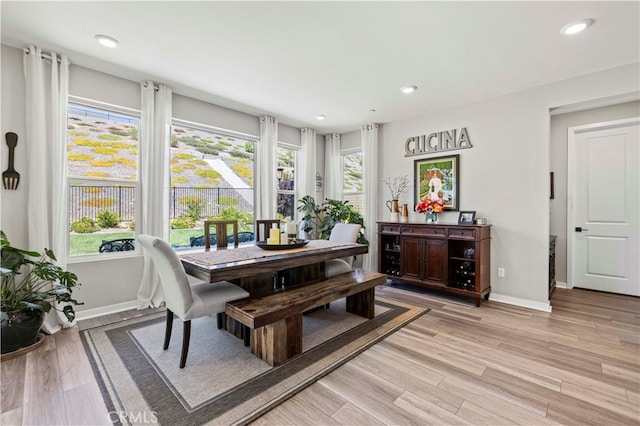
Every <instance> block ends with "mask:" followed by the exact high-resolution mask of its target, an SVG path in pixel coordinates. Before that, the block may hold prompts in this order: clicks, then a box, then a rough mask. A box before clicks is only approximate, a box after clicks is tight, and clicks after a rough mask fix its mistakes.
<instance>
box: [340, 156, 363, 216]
mask: <svg viewBox="0 0 640 426" xmlns="http://www.w3.org/2000/svg"><path fill="white" fill-rule="evenodd" d="M362 188H363V183H362V152H351V153H344V154H342V200H343V201H348V202H349V204H351V205H352V206H353V208H354V210H356V211H357V212H358V213H360V214H362V213H363V209H362V199H363V198H362Z"/></svg>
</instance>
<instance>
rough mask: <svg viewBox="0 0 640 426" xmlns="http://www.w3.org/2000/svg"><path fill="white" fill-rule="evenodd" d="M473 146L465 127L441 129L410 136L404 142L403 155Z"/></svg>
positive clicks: (409, 155) (408, 155)
mask: <svg viewBox="0 0 640 426" xmlns="http://www.w3.org/2000/svg"><path fill="white" fill-rule="evenodd" d="M465 148H473V145H471V139H469V133H467V128H466V127H462V128H461V129H460V131H459V132H458V131H456V129H453V130H451V131H447V130H443V131H441V132H434V133H431V134H429V135H421V136H412V137H410V138H409V139H407V141H406V142H405V143H404V156H405V157H411V156H413V155H421V154H431V153H435V152H443V151H453V150H456V149H465Z"/></svg>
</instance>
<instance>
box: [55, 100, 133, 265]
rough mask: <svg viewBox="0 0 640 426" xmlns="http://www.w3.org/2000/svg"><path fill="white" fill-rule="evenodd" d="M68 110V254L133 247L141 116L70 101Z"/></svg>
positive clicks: (100, 105)
mask: <svg viewBox="0 0 640 426" xmlns="http://www.w3.org/2000/svg"><path fill="white" fill-rule="evenodd" d="M67 112H68V116H67V176H68V180H69V213H68V214H69V223H70V227H71V231H70V235H69V254H70V256H77V255H87V254H98V253H108V252H114V251H121V250H122V251H124V250H128V249H131V248H133V245H131V244H130V243H128V241H130V239H133V238H134V237H135V232H134V226H135V219H136V211H137V210H138V209H137V202H138V201H137V200H138V198H139V197H136V192H137V188H138V128H139V123H140V112H139V111H134V110H130V109H128V108H120V107H116V106H111V105H105V104H101V103H98V102H92V101H87V100H81V99H78V98H74V97H70V101H69V105H68V110H67Z"/></svg>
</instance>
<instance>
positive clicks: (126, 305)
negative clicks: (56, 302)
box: [76, 300, 138, 321]
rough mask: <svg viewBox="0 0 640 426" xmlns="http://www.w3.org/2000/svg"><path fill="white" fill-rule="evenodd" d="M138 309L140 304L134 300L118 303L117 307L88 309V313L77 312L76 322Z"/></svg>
mask: <svg viewBox="0 0 640 426" xmlns="http://www.w3.org/2000/svg"><path fill="white" fill-rule="evenodd" d="M137 307H138V302H137V301H136V300H132V301H130V302H123V303H116V304H115V305H109V306H101V307H99V308H93V309H87V310H86V311H76V321H82V320H86V319H89V318H95V317H99V316H102V315H108V314H115V313H117V312H122V311H129V310H131V309H137Z"/></svg>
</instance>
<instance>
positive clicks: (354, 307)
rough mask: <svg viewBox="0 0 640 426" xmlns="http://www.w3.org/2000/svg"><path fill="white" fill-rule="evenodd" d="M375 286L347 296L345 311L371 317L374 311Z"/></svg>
mask: <svg viewBox="0 0 640 426" xmlns="http://www.w3.org/2000/svg"><path fill="white" fill-rule="evenodd" d="M375 292H376V290H375V287H373V288H370V289H368V290H365V291H361V292H360V293H356V294H354V295H353V296H347V312H350V313H352V314H356V315H360V316H361V317H365V318H368V319H372V318H373V317H374V316H375V314H376V312H375V294H376V293H375Z"/></svg>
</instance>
